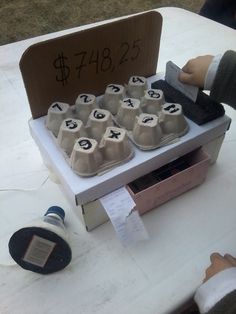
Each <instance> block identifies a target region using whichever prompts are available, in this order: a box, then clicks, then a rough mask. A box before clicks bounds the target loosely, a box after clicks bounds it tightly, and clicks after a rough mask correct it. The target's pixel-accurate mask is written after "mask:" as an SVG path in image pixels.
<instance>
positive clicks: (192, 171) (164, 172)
mask: <svg viewBox="0 0 236 314" xmlns="http://www.w3.org/2000/svg"><path fill="white" fill-rule="evenodd" d="M210 161H211V158H210V156H209V155H208V154H207V153H205V152H204V151H203V150H202V149H198V150H196V151H193V152H191V153H188V154H186V155H185V156H182V157H180V158H178V159H176V160H174V161H172V162H171V163H169V164H166V165H165V166H162V167H161V168H159V169H156V170H154V171H152V172H151V173H149V174H147V175H145V176H143V177H140V178H139V179H137V180H135V181H133V182H130V183H129V184H127V185H126V188H127V190H128V192H129V193H130V195H131V197H132V198H133V200H134V201H135V203H136V209H137V210H138V211H139V213H140V214H141V215H143V214H144V213H146V212H148V211H150V210H152V209H154V208H157V207H158V206H160V205H161V204H163V203H165V202H167V201H168V200H170V199H172V198H174V197H176V196H178V195H180V194H182V193H184V192H186V191H188V190H190V189H192V188H193V187H195V186H197V185H199V184H201V183H202V182H203V181H204V180H205V178H206V175H207V171H208V167H209V165H210ZM82 217H83V220H84V224H85V226H86V229H87V230H88V231H91V230H92V229H94V228H96V227H97V226H99V225H101V224H103V223H105V222H106V221H108V220H109V218H108V216H107V214H106V211H105V209H104V208H103V206H102V204H101V202H100V201H99V200H95V201H93V202H89V203H87V204H84V205H82Z"/></svg>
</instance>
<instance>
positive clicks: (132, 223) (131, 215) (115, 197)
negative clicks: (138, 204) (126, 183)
mask: <svg viewBox="0 0 236 314" xmlns="http://www.w3.org/2000/svg"><path fill="white" fill-rule="evenodd" d="M100 202H101V203H102V205H103V207H104V208H105V210H106V213H107V215H108V217H109V218H110V220H111V223H112V224H113V227H114V229H115V231H116V233H117V236H118V238H119V239H120V241H121V242H122V244H123V245H125V246H128V245H131V244H132V243H135V242H138V241H141V240H145V239H148V234H147V231H146V229H145V226H144V224H143V221H142V219H141V218H140V216H139V213H138V212H137V210H135V209H134V208H135V202H134V201H133V199H132V197H131V196H130V194H129V192H128V191H127V190H126V188H125V187H122V188H120V189H118V190H115V191H114V192H112V193H110V194H108V195H105V196H103V197H101V198H100Z"/></svg>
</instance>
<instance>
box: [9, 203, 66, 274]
mask: <svg viewBox="0 0 236 314" xmlns="http://www.w3.org/2000/svg"><path fill="white" fill-rule="evenodd" d="M64 219H65V212H64V210H63V209H62V208H61V207H59V206H52V207H50V208H49V209H48V210H47V211H46V213H45V215H44V216H43V218H42V219H38V220H35V221H34V222H32V223H31V224H30V225H28V226H26V227H23V228H21V229H19V230H18V231H16V232H15V233H14V234H13V235H12V236H11V238H10V240H9V243H8V247H9V252H10V254H11V256H12V258H13V259H14V260H15V262H16V263H17V264H19V265H20V266H21V267H22V268H24V269H26V270H31V271H33V272H37V273H41V274H50V273H53V272H56V271H58V270H61V269H63V268H65V267H66V266H67V265H68V264H69V263H70V261H71V257H72V252H71V248H70V245H69V239H68V234H67V232H66V228H65V225H64Z"/></svg>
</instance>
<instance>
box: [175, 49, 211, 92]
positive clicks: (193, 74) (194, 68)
mask: <svg viewBox="0 0 236 314" xmlns="http://www.w3.org/2000/svg"><path fill="white" fill-rule="evenodd" d="M213 58H214V56H211V55H206V56H200V57H197V58H195V59H191V60H189V61H188V62H187V63H186V64H185V66H184V67H183V68H182V70H183V72H182V73H180V76H179V80H180V82H182V83H185V84H190V85H195V86H198V87H201V88H204V82H205V76H206V74H207V70H208V68H209V65H210V64H211V61H212V59H213Z"/></svg>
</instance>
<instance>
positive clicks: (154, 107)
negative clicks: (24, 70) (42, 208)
mask: <svg viewBox="0 0 236 314" xmlns="http://www.w3.org/2000/svg"><path fill="white" fill-rule="evenodd" d="M46 127H47V128H48V129H49V130H50V131H51V133H52V135H53V137H54V139H55V140H56V142H57V144H58V146H59V148H60V149H61V151H62V153H63V154H64V156H65V158H66V159H67V161H68V163H69V164H70V166H71V168H72V169H73V171H74V172H75V173H77V174H79V175H80V176H93V175H96V174H101V173H103V172H104V171H107V170H108V169H110V168H112V167H114V166H117V165H119V164H121V163H124V162H127V161H129V160H130V159H131V158H132V157H133V156H134V150H133V146H132V144H131V142H130V141H129V139H130V140H131V141H132V142H133V143H134V144H135V145H136V146H137V147H138V148H139V149H141V150H153V149H156V148H158V147H161V146H163V145H167V144H170V143H173V141H176V140H178V138H179V137H180V136H183V135H184V134H185V133H187V131H188V124H187V121H186V119H185V117H184V115H183V112H182V106H181V105H180V104H175V103H165V97H164V94H163V92H162V91H161V90H157V89H150V88H148V85H147V80H146V78H145V77H141V76H132V77H131V78H130V79H129V82H128V85H125V86H123V85H118V84H109V85H108V86H107V87H106V90H105V93H104V95H103V96H100V97H95V96H94V95H92V94H85V93H84V94H80V95H78V97H77V99H76V101H75V104H74V105H72V106H70V105H69V104H67V103H63V102H54V103H53V104H52V105H51V106H50V108H49V109H48V114H47V117H46Z"/></svg>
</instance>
